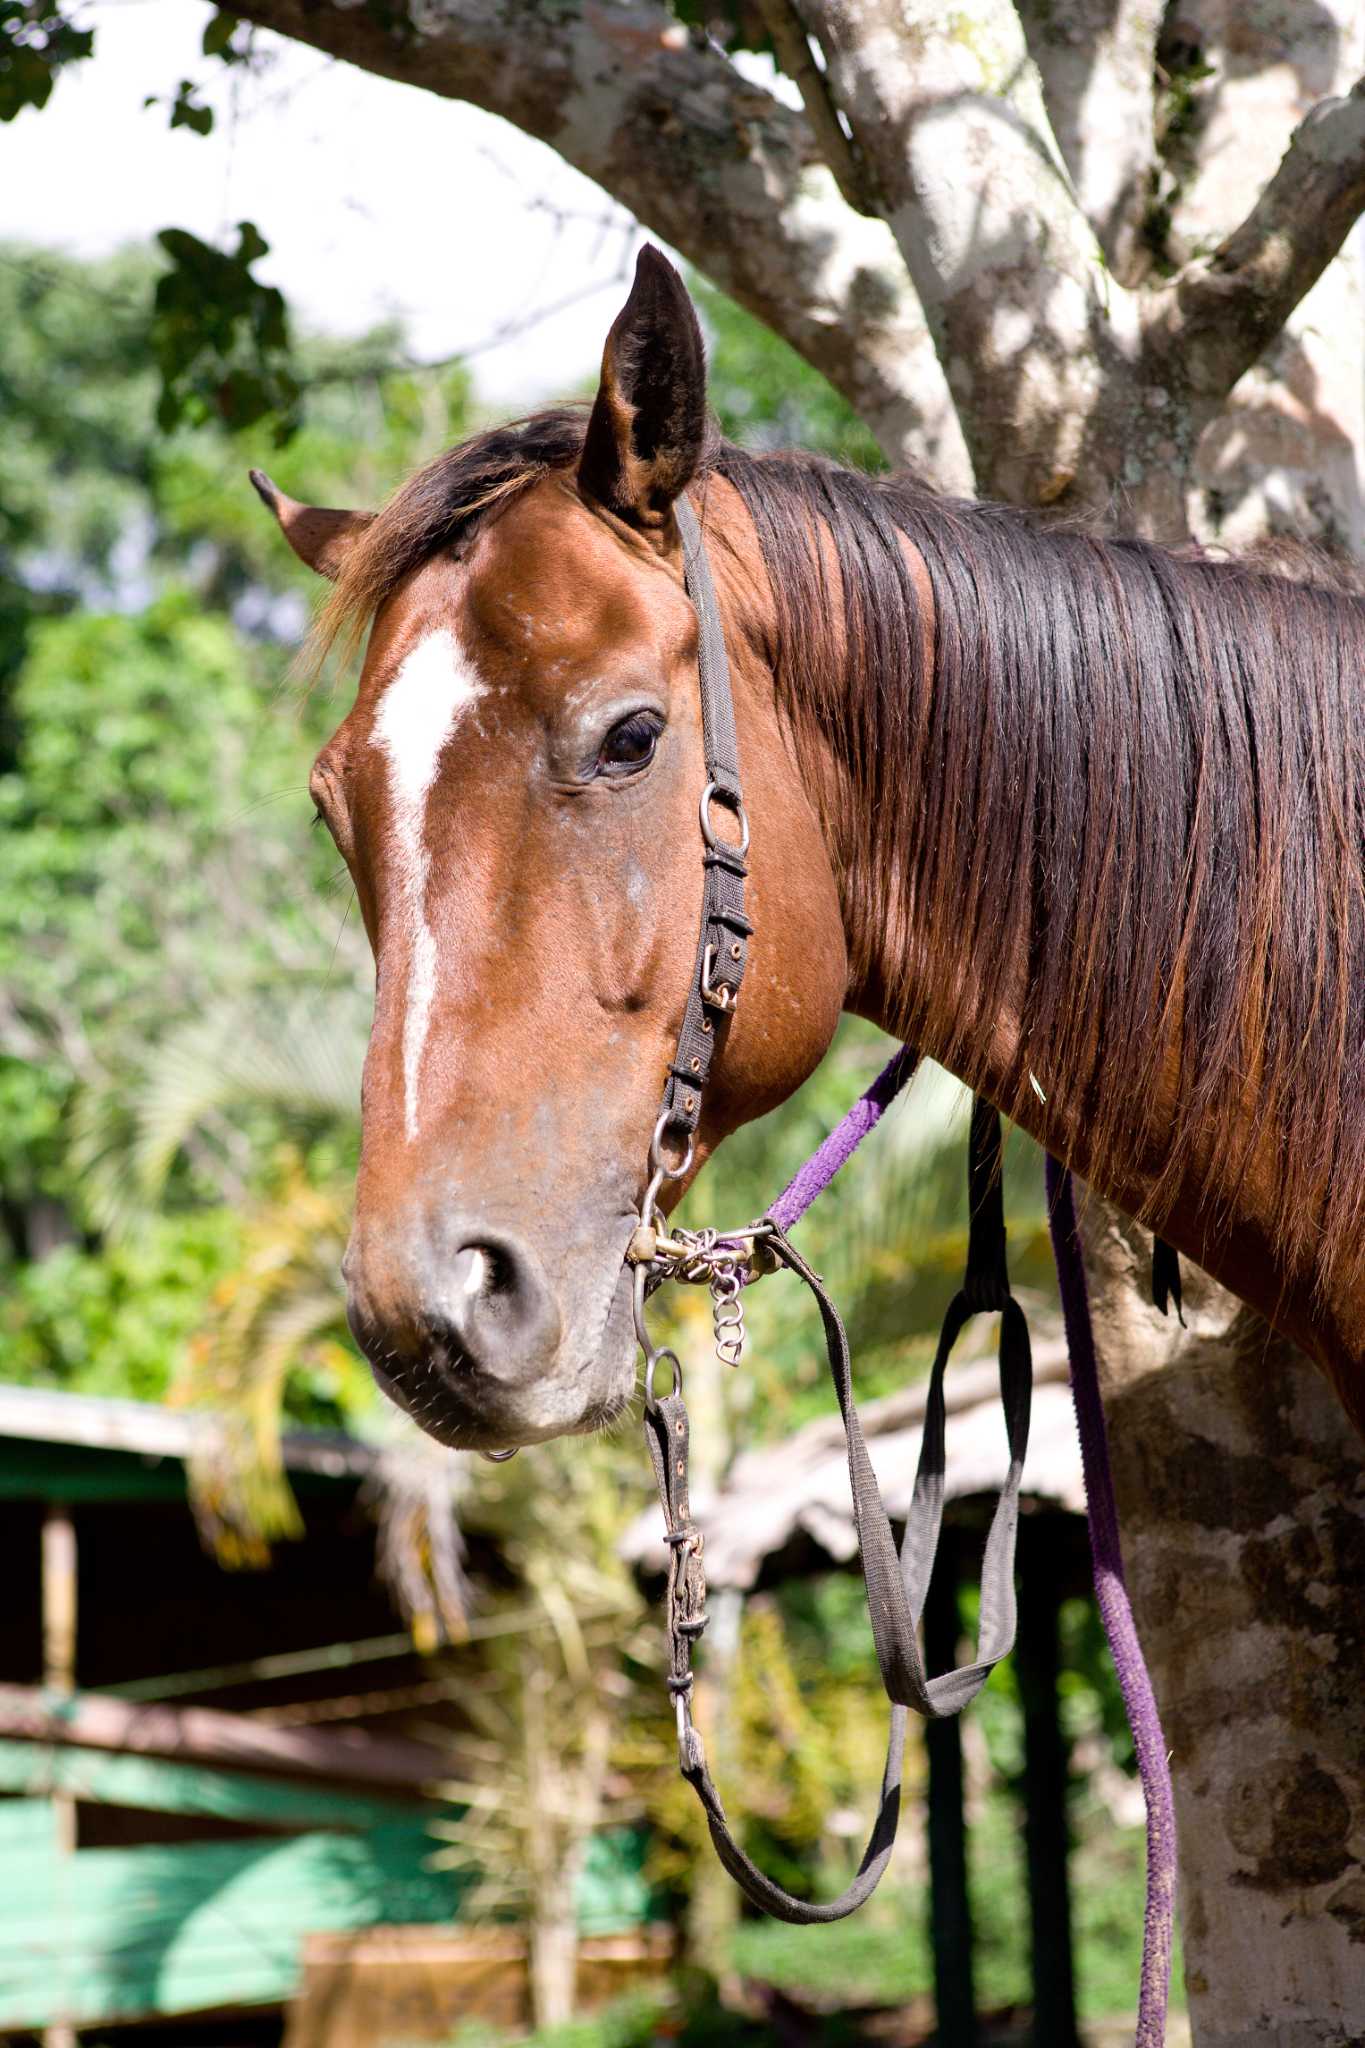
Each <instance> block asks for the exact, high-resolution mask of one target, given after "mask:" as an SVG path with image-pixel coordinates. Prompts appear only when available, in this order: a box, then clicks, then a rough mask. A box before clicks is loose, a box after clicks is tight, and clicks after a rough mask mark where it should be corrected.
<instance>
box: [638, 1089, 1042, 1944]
mask: <svg viewBox="0 0 1365 2048" xmlns="http://www.w3.org/2000/svg"><path fill="white" fill-rule="evenodd" d="M999 1166H1000V1119H999V1117H998V1115H997V1114H996V1112H995V1111H994V1110H992V1109H991V1108H989V1106H988V1105H984V1104H981V1103H977V1104H976V1105H975V1107H974V1111H973V1117H972V1129H971V1138H970V1141H969V1147H968V1185H969V1189H970V1192H971V1196H972V1200H973V1203H974V1207H973V1216H972V1230H971V1247H970V1248H969V1251H968V1260H967V1276H966V1280H965V1282H964V1285H963V1287H962V1288H961V1290H960V1291H959V1292H958V1293H957V1294H956V1295H954V1297H953V1299H952V1301H951V1302H950V1303H949V1305H948V1311H947V1314H946V1315H945V1317H944V1319H943V1329H942V1331H941V1333H940V1336H939V1342H938V1349H937V1352H936V1353H935V1356H934V1363H933V1368H932V1370H931V1372H930V1376H929V1388H928V1397H927V1402H926V1407H925V1417H924V1428H923V1432H922V1436H921V1441H920V1457H919V1466H918V1469H917V1471H916V1474H915V1486H914V1493H913V1496H912V1499H911V1504H910V1510H909V1513H908V1515H907V1517H906V1524H905V1533H904V1537H903V1539H902V1542H901V1548H900V1554H899V1557H898V1556H897V1553H896V1547H895V1541H894V1538H893V1535H892V1530H891V1520H890V1517H889V1516H888V1514H887V1512H886V1506H885V1503H884V1502H883V1500H882V1495H881V1489H880V1487H879V1486H878V1484H877V1476H876V1473H875V1471H874V1470H873V1466H872V1460H871V1458H870V1456H869V1455H868V1449H867V1443H866V1440H865V1438H864V1436H863V1431H862V1424H861V1422H860V1420H859V1417H858V1410H857V1407H856V1405H855V1403H854V1400H853V1387H852V1370H851V1362H850V1357H849V1347H848V1337H847V1334H846V1332H845V1330H844V1325H843V1321H842V1319H841V1318H840V1315H839V1311H838V1309H837V1308H836V1307H835V1305H834V1302H833V1301H832V1300H831V1298H830V1296H829V1294H828V1292H827V1291H826V1289H825V1287H824V1284H823V1283H822V1281H821V1280H820V1278H819V1276H818V1274H816V1273H814V1272H813V1271H812V1270H811V1268H810V1266H809V1265H808V1264H807V1263H806V1261H805V1259H803V1258H802V1256H801V1254H800V1252H798V1251H797V1249H796V1247H795V1245H793V1244H792V1242H791V1240H790V1238H789V1237H787V1235H786V1233H785V1232H784V1231H783V1230H782V1229H781V1228H780V1227H779V1226H778V1225H777V1224H776V1223H775V1222H774V1221H773V1219H772V1217H771V1216H769V1217H768V1218H767V1222H768V1225H769V1228H770V1232H771V1234H770V1235H769V1236H768V1237H767V1238H766V1239H765V1240H764V1242H765V1246H766V1247H767V1248H768V1249H769V1250H770V1251H771V1252H772V1253H773V1255H774V1257H775V1258H776V1259H777V1261H778V1263H779V1264H781V1265H783V1266H785V1267H786V1268H787V1269H788V1271H789V1272H792V1273H794V1274H795V1275H796V1277H797V1278H798V1279H799V1280H803V1281H804V1282H805V1284H806V1286H807V1287H809V1288H810V1290H811V1292H812V1294H813V1295H814V1296H815V1300H816V1304H817V1306H818V1308H819V1310H820V1318H821V1322H822V1324H823V1326H824V1332H825V1344H826V1350H827V1352H828V1357H829V1367H830V1376H831V1378H832V1380H833V1382H834V1391H835V1395H836V1397H837V1399H838V1403H839V1412H840V1415H841V1417H842V1419H843V1425H844V1436H845V1441H846V1443H847V1446H848V1473H849V1483H850V1486H851V1489H852V1496H853V1519H854V1525H855V1528H856V1530H857V1535H858V1549H859V1556H860V1560H861V1564H862V1571H863V1580H864V1583H865V1585H866V1589H867V1605H868V1614H869V1616H870V1619H871V1623H872V1635H873V1641H874V1643H875V1645H876V1651H877V1662H878V1666H879V1668H880V1670H881V1675H882V1682H883V1685H884V1686H885V1688H886V1692H887V1695H888V1697H889V1698H890V1700H891V1702H892V1707H891V1723H890V1729H889V1733H888V1738H887V1750H886V1763H885V1766H884V1768H883V1772H882V1786H881V1795H880V1799H879V1802H878V1810H877V1817H876V1820H875V1821H874V1823H873V1827H872V1832H871V1834H870V1835H869V1837H868V1841H867V1846H866V1848H865V1849H864V1851H863V1855H862V1860H861V1862H860V1863H859V1866H858V1872H857V1875H856V1876H855V1877H854V1879H853V1881H852V1883H851V1884H850V1885H849V1886H848V1887H847V1889H846V1890H845V1891H844V1892H842V1893H841V1894H840V1896H839V1897H838V1898H837V1899H833V1900H829V1901H826V1902H823V1903H819V1904H811V1903H810V1902H809V1901H807V1900H804V1899H798V1898H795V1897H794V1896H793V1895H792V1894H791V1893H790V1892H788V1891H785V1890H784V1889H783V1888H782V1886H781V1885H778V1884H775V1883H774V1882H773V1880H772V1879H771V1878H769V1877H766V1876H765V1875H764V1873H763V1872H762V1871H761V1870H759V1869H758V1867H757V1865H756V1864H754V1863H753V1862H752V1861H751V1860H750V1858H749V1857H748V1856H747V1855H746V1854H745V1852H744V1851H743V1849H741V1848H740V1846H739V1844H738V1842H737V1841H736V1840H735V1838H734V1835H733V1833H732V1831H731V1828H730V1824H729V1821H728V1819H727V1817H726V1813H725V1807H724V1804H723V1802H722V1800H721V1797H720V1794H719V1792H718V1791H717V1790H716V1786H715V1783H714V1781H713V1780H712V1777H711V1774H710V1772H709V1770H708V1768H707V1764H706V1754H705V1750H704V1748H703V1745H702V1741H701V1737H700V1735H699V1734H698V1733H697V1730H696V1729H695V1728H694V1727H693V1726H692V1722H691V1694H692V1646H693V1643H694V1642H695V1641H696V1639H697V1637H698V1636H699V1635H700V1633H701V1631H702V1629H703V1628H704V1627H705V1625H706V1615H705V1602H706V1582H705V1572H704V1567H703V1563H702V1539H701V1536H700V1534H699V1532H698V1531H697V1530H696V1529H695V1528H694V1526H693V1524H692V1519H691V1511H690V1508H689V1506H688V1501H687V1451H688V1427H687V1415H686V1410H685V1409H684V1407H683V1402H682V1397H681V1395H680V1394H679V1393H678V1392H676V1391H675V1392H674V1393H672V1394H669V1395H668V1396H666V1397H665V1398H664V1399H663V1400H661V1401H659V1402H657V1403H656V1404H655V1405H654V1406H653V1408H647V1409H646V1414H645V1438H646V1441H647V1443H648V1445H649V1455H650V1462H651V1463H652V1465H653V1467H654V1476H655V1480H656V1482H657V1484H658V1488H659V1500H660V1504H661V1506H662V1508H663V1513H664V1525H665V1531H666V1535H667V1539H668V1545H669V1572H668V1594H667V1615H668V1619H667V1634H668V1645H669V1669H668V1687H669V1691H670V1693H671V1694H672V1695H673V1697H674V1699H675V1701H676V1702H677V1706H678V1761H679V1767H680V1769H681V1771H682V1774H683V1776H684V1777H685V1778H686V1779H687V1781H688V1783H689V1784H690V1785H691V1787H692V1789H693V1791H694V1792H695V1793H696V1795H697V1797H698V1799H699V1800H700V1801H701V1804H702V1807H703V1808H704V1810H705V1813H706V1820H707V1826H708V1828H709V1830H710V1834H711V1839H712V1841H713V1842H714V1844H715V1847H716V1853H717V1854H718V1856H719V1857H720V1860H721V1862H722V1863H723V1864H724V1866H725V1868H726V1870H728V1871H729V1873H730V1875H731V1877H732V1878H733V1879H734V1880H735V1882H736V1884H738V1886H739V1888H740V1890H741V1891H742V1892H743V1893H744V1895H745V1897H746V1898H748V1899H749V1900H750V1901H751V1903H752V1904H754V1905H755V1906H758V1907H760V1908H761V1909H762V1910H763V1911H764V1912H766V1913H770V1914H772V1915H774V1916H775V1917H776V1918H777V1919H780V1920H788V1921H792V1922H795V1923H797V1924H812V1923H815V1922H822V1921H830V1920H841V1919H843V1918H844V1917H845V1916H846V1915H847V1914H849V1913H852V1912H855V1911H856V1910H857V1908H858V1907H859V1906H861V1905H862V1904H863V1902H864V1901H865V1900H866V1899H868V1898H869V1897H870V1896H871V1894H872V1893H873V1891H875V1889H876V1887H877V1885H878V1883H879V1882H880V1880H881V1877H882V1874H883V1872H884V1871H885V1869H886V1866H887V1863H888V1861H889V1860H890V1856H891V1850H892V1847H893V1845H894V1842H895V1838H896V1827H897V1822H898V1818H899V1812H900V1783H901V1764H902V1757H903V1753H904V1746H905V1727H906V1721H905V1716H906V1710H907V1709H908V1708H913V1709H914V1710H915V1712H916V1713H919V1714H922V1715H924V1716H926V1717H927V1718H929V1719H942V1718H945V1717H947V1716H949V1715H952V1714H958V1713H961V1711H962V1709H963V1708H964V1707H965V1706H966V1705H967V1704H968V1703H969V1701H971V1700H972V1699H974V1698H975V1697H976V1695H977V1693H978V1692H979V1691H980V1690H981V1687H982V1686H983V1685H984V1684H985V1682H986V1679H987V1678H988V1677H989V1675H990V1673H991V1671H992V1670H993V1669H994V1667H995V1666H996V1664H998V1663H999V1661H1000V1659H1001V1658H1002V1657H1004V1656H1005V1655H1006V1654H1007V1653H1008V1652H1009V1650H1010V1648H1011V1647H1012V1645H1013V1642H1014V1633H1015V1590H1014V1549H1015V1537H1016V1533H1017V1529H1018V1522H1019V1486H1020V1481H1021V1479H1022V1475H1023V1464H1024V1454H1025V1450H1026V1448H1027V1444H1028V1426H1029V1410H1030V1405H1031V1395H1032V1360H1031V1356H1030V1349H1029V1336H1028V1325H1027V1323H1026V1321H1025V1319H1024V1314H1023V1311H1022V1310H1021V1309H1020V1307H1019V1304H1018V1303H1017V1302H1016V1301H1015V1300H1014V1299H1013V1297H1012V1296H1011V1295H1010V1293H1009V1283H1008V1278H1007V1276H1006V1268H1005V1226H1004V1206H1003V1200H1002V1197H1001V1194H1000V1173H999ZM998 1285H1003V1290H1004V1292H1003V1300H1002V1301H1001V1302H1000V1303H999V1306H1000V1311H1001V1325H1000V1352H999V1356H1000V1395H1001V1401H1002V1404H1003V1407H1004V1411H1005V1431H1006V1437H1007V1440H1008V1444H1009V1453H1010V1462H1009V1469H1008V1472H1007V1474H1006V1478H1005V1483H1004V1485H1003V1486H1002V1488H1001V1490H1000V1496H999V1499H998V1501H997V1502H996V1507H995V1513H994V1515H993V1517H992V1520H991V1526H990V1531H989V1533H988V1535H987V1538H986V1548H985V1554H984V1557H983V1560H982V1567H981V1618H980V1628H979V1634H978V1639H977V1650H976V1657H975V1660H974V1661H973V1662H972V1663H970V1664H965V1665H963V1666H961V1667H960V1668H959V1669H957V1670H953V1671H946V1672H942V1673H940V1674H939V1675H938V1676H936V1677H930V1676H929V1675H928V1673H927V1672H926V1670H925V1667H924V1660H923V1656H922V1654H921V1651H920V1646H919V1623H920V1618H921V1616H922V1614H923V1611H924V1603H925V1598H926V1596H927V1594H928V1590H929V1580H930V1576H931V1574H932V1571H933V1566H934V1556H935V1552H936V1550H937V1547H938V1537H939V1530H940V1527H941V1524H942V1519H943V1499H944V1429H945V1413H946V1409H945V1401H944V1392H943V1382H944V1376H945V1373H946V1370H947V1363H948V1358H949V1355H950V1354H951V1352H952V1348H953V1346H954V1344H955V1343H956V1342H957V1339H958V1337H959V1336H960V1334H961V1332H962V1330H963V1327H964V1326H965V1324H966V1323H967V1322H968V1321H969V1320H970V1319H971V1317H972V1316H973V1315H974V1314H977V1313H978V1312H980V1309H981V1308H986V1307H994V1306H996V1305H997V1304H996V1303H995V1301H994V1300H993V1299H992V1300H990V1301H987V1300H986V1299H985V1298H984V1297H985V1296H986V1295H987V1294H988V1293H989V1294H991V1295H992V1296H993V1295H994V1293H995V1290H996V1288H997V1286H998Z"/></svg>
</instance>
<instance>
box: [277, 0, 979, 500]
mask: <svg viewBox="0 0 1365 2048" xmlns="http://www.w3.org/2000/svg"><path fill="white" fill-rule="evenodd" d="M237 11H238V12H239V13H240V14H241V17H242V18H243V19H244V20H248V21H254V22H256V23H258V24H260V25H261V26H262V27H265V28H270V29H275V30H277V31H278V32H279V33H280V34H281V35H286V36H291V37H294V38H295V39H296V40H298V41H299V42H303V43H310V44H311V45H312V46H313V47H314V48H315V49H319V50H325V51H327V52H328V53H329V54H331V55H332V56H335V57H342V58H345V59H346V60H347V61H348V62H350V63H353V64H358V65H360V66H361V68H362V69H364V70H367V71H375V72H378V73H380V74H381V75H382V76H383V77H386V78H395V79H399V80H402V81H404V82H406V83H408V84H410V85H417V86H421V87H422V88H423V89H424V90H425V91H427V92H434V93H438V94H441V95H442V96H444V97H445V98H448V99H458V100H467V101H469V102H470V103H471V104H472V105H474V106H479V107H484V108H486V109H487V110H488V111H489V112H490V113H494V114H501V115H502V116H503V117H504V118H505V119H506V120H509V121H511V122H513V123H514V124H515V126H517V127H518V128H521V129H523V130H524V131H525V133H527V134H528V135H534V136H536V137H537V138H538V139H539V140H541V141H543V142H547V143H549V144H550V145H551V147H552V148H554V149H556V150H558V152H559V153H560V155H561V156H563V157H564V158H565V159H566V161H567V162H569V163H571V164H572V165H573V166H574V167H575V169H577V170H579V171H582V172H583V173H584V175H585V176H587V177H589V178H593V179H595V180H596V181H597V182H598V183H599V184H600V185H602V186H603V187H604V188H605V189H606V190H607V191H608V192H610V193H612V194H613V195H614V197H616V198H617V199H619V200H620V201H621V203H622V204H623V205H625V206H628V207H629V208H630V209H631V211H632V212H633V213H634V214H635V215H636V217H637V219H639V220H640V221H642V222H643V223H644V224H645V225H646V226H647V227H650V228H652V229H654V231H655V232H656V233H657V234H659V235H661V236H662V237H663V238H664V240H665V241H667V242H670V243H671V244H672V246H673V247H674V248H675V249H677V250H679V251H680V252H681V253H682V254H683V255H684V256H686V257H687V258H688V260H689V261H690V262H693V263H695V264H696V265H697V267H698V268H699V269H700V270H702V271H704V272H705V273H706V275H707V276H708V277H710V278H711V279H712V280H713V282H714V283H716V284H717V285H719V286H720V288H721V289H722V291H726V292H728V293H729V294H730V295H731V297H733V298H735V299H737V300H738V301H739V303H740V304H741V305H743V306H746V307H747V308H748V309H749V311H750V312H751V313H754V314H755V315H756V316H757V317H758V318H759V319H760V320H762V321H764V322H766V324H767V325H768V326H770V327H771V328H773V330H774V331H775V332H776V333H778V334H780V335H781V336H782V337H783V339H784V340H786V341H788V342H790V344H791V346H792V347H793V348H794V349H795V350H796V351H797V353H798V354H799V355H802V356H804V357H805V358H806V360H807V361H808V362H809V363H811V364H813V365H814V367H815V368H816V369H818V370H820V371H821V372H822V373H823V374H824V375H825V376H826V377H828V379H829V381H830V383H831V384H833V385H834V387H835V389H836V390H837V391H840V392H842V393H843V395H844V397H845V398H847V400H848V401H849V403H850V405H852V406H853V408H854V410H855V411H856V412H857V413H858V414H859V415H860V416H861V418H862V419H863V420H864V421H865V422H866V424H867V426H868V428H869V429H870V431H871V432H872V433H873V434H874V435H875V436H876V438H877V440H878V442H879V443H880V445H881V447H882V448H883V450H884V451H885V453H886V455H887V456H888V458H889V459H890V460H891V461H893V462H908V463H912V464H914V465H915V466H916V467H918V468H920V469H923V470H924V471H925V472H926V473H928V474H930V475H933V476H934V477H936V478H937V479H938V481H939V482H940V483H941V484H942V485H943V487H944V488H945V489H949V490H969V489H970V488H971V470H970V466H969V464H968V462H967V457H966V453H965V450H964V448H963V443H962V434H961V428H960V426H959V424H958V421H957V417H956V414H955V412H954V409H953V406H952V404H951V402H950V400H949V397H948V394H947V390H946V388H945V385H944V380H943V373H942V371H941V370H940V368H939V365H938V360H937V357H936V355H935V352H934V347H933V343H932V341H931V339H930V336H929V334H928V332H927V330H926V328H925V324H924V320H923V316H922V314H921V313H920V310H919V305H918V302H917V300H916V298H915V293H914V288H913V286H912V285H911V283H910V281H909V280H908V278H907V277H906V275H905V269H904V266H903V264H902V263H901V261H900V258H899V256H898V254H897V251H896V245H895V242H894V240H893V238H892V236H891V234H890V233H889V232H888V230H887V228H886V226H885V224H884V223H883V222H882V221H880V220H870V219H868V218H866V217H865V216H864V215H862V214H861V213H859V212H858V211H857V210H856V209H855V208H853V207H851V206H850V205H849V204H848V202H847V200H846V199H845V198H844V197H843V195H842V194H841V192H840V191H839V187H838V184H837V181H836V179H835V176H834V174H833V172H832V171H831V170H830V169H829V167H828V165H827V164H826V163H825V162H824V161H823V160H822V158H821V157H820V155H819V151H818V148H817V146H816V142H815V138H814V135H813V134H812V131H811V128H810V124H809V122H808V121H807V120H805V119H804V118H803V117H802V116H801V115H800V114H799V113H796V112H793V111H792V110H791V109H790V108H788V107H786V106H784V105H782V103H781V102H780V101H779V100H778V99H777V98H776V97H775V96H774V95H773V94H772V93H770V92H767V91H765V90H764V89H763V87H761V86H757V85H754V84H751V83H750V82H749V81H748V80H747V79H745V78H743V77H742V76H741V75H740V73H739V72H738V71H737V70H736V69H735V68H734V66H733V65H731V64H729V63H728V62H727V61H726V60H725V58H724V57H723V56H722V55H721V54H720V52H719V51H718V50H716V49H715V48H714V47H712V46H707V45H699V44H698V43H697V42H695V41H694V40H693V39H692V38H691V37H690V36H689V34H688V32H687V31H686V29H684V28H683V27H681V25H680V24H679V23H678V21H677V19H676V17H674V16H673V15H671V14H669V13H668V12H667V11H666V10H665V9H663V8H662V7H658V6H654V5H651V4H649V0H617V4H611V0H608V4H601V0H597V4H595V0H564V4H562V5H555V6H554V7H546V6H542V5H538V4H537V0H426V4H425V5H422V6H420V7H417V8H414V9H413V11H412V14H411V18H409V17H408V16H407V15H406V14H405V13H404V12H403V11H402V10H401V9H400V8H398V7H393V8H385V9H379V8H375V9H373V10H371V9H370V8H367V7H354V6H343V5H340V4H335V0H333V4H317V0H250V4H249V5H247V6H245V7H243V8H241V9H240V10H237Z"/></svg>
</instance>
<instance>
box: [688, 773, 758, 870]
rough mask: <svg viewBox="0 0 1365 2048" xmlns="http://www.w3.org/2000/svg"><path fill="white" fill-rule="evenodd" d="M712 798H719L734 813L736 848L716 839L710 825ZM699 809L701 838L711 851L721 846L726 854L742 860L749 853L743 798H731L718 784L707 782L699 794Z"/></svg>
mask: <svg viewBox="0 0 1365 2048" xmlns="http://www.w3.org/2000/svg"><path fill="white" fill-rule="evenodd" d="M713 798H719V800H720V802H721V803H723V804H724V805H725V806H726V808H727V809H728V810H730V811H732V812H733V813H734V816H735V818H736V820H737V821H738V824H739V833H740V838H739V845H738V846H734V845H732V844H731V842H730V841H729V840H728V839H718V838H717V837H716V833H715V829H714V827H713V826H712V823H711V802H712V799H713ZM699 809H700V815H701V836H702V838H703V839H704V840H705V841H706V843H707V845H708V846H709V847H711V848H712V849H713V850H714V849H715V848H716V847H718V846H723V847H724V848H725V849H726V851H727V852H729V853H733V854H735V855H737V856H738V858H739V859H740V860H743V858H744V856H745V854H746V853H747V852H748V851H749V814H748V812H747V811H746V810H745V808H744V800H743V798H742V797H738V796H731V795H730V794H729V792H728V791H727V790H724V789H722V788H721V787H720V785H719V784H718V783H715V782H708V783H707V785H706V787H705V789H704V790H703V791H702V793H701V804H700V807H699Z"/></svg>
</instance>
